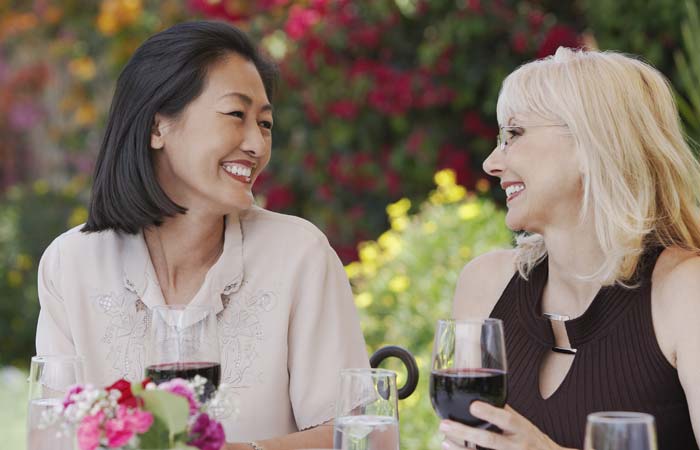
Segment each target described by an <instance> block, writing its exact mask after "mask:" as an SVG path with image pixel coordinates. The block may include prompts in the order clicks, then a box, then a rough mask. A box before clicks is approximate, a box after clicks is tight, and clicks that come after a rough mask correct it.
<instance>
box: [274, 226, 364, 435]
mask: <svg viewBox="0 0 700 450" xmlns="http://www.w3.org/2000/svg"><path fill="white" fill-rule="evenodd" d="M304 262H305V264H304V267H302V268H300V271H299V273H298V276H297V277H296V279H297V284H296V289H295V291H294V295H295V298H294V300H293V301H294V305H293V310H292V315H291V317H290V325H289V338H288V345H289V356H288V358H289V360H288V368H289V378H290V381H289V391H290V392H289V395H290V399H291V402H292V408H293V411H294V418H295V420H296V424H297V428H298V429H299V430H304V429H307V428H311V427H313V426H316V425H319V424H321V423H324V422H327V421H329V420H331V419H333V416H334V415H335V400H336V396H337V395H338V392H337V391H338V384H339V379H340V376H339V375H340V370H341V369H345V368H351V367H352V368H356V367H369V359H368V357H367V350H366V347H365V341H364V338H363V336H362V331H361V329H360V321H359V318H358V315H357V311H356V310H355V304H354V301H353V296H352V291H351V289H350V283H349V282H348V279H347V276H346V274H345V270H344V269H343V265H342V263H341V262H340V260H339V259H338V256H337V255H336V254H335V252H334V251H333V249H332V248H331V247H330V245H329V244H328V242H327V241H325V239H324V240H323V242H319V243H318V244H317V245H315V246H314V247H313V248H312V249H310V251H308V252H307V254H306V255H305V258H304Z"/></svg>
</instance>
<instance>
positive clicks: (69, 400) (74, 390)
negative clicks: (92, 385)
mask: <svg viewBox="0 0 700 450" xmlns="http://www.w3.org/2000/svg"><path fill="white" fill-rule="evenodd" d="M83 390H84V388H83V387H82V386H81V385H79V384H76V385H75V386H73V387H71V388H70V389H69V390H68V393H66V396H65V398H64V399H63V409H66V408H68V407H69V406H70V405H72V404H73V403H75V400H73V396H74V395H78V394H80V393H81V392H83Z"/></svg>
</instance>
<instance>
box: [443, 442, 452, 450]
mask: <svg viewBox="0 0 700 450" xmlns="http://www.w3.org/2000/svg"><path fill="white" fill-rule="evenodd" d="M441 447H442V448H443V449H444V450H449V448H450V444H448V443H447V442H443V443H442V445H441Z"/></svg>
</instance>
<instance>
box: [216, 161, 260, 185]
mask: <svg viewBox="0 0 700 450" xmlns="http://www.w3.org/2000/svg"><path fill="white" fill-rule="evenodd" d="M221 168H222V169H224V172H226V174H227V175H228V176H230V177H231V178H233V179H234V180H236V181H240V182H241V183H245V184H250V183H251V182H252V181H253V177H252V175H253V173H254V172H255V164H253V163H250V162H248V161H245V162H241V163H238V162H230V163H223V164H221Z"/></svg>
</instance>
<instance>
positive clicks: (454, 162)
mask: <svg viewBox="0 0 700 450" xmlns="http://www.w3.org/2000/svg"><path fill="white" fill-rule="evenodd" d="M446 168H450V169H454V171H455V172H456V173H457V183H458V184H460V185H462V186H465V187H470V186H472V185H473V181H474V178H475V177H474V172H472V169H471V164H470V158H469V151H468V150H466V149H463V148H457V147H455V146H454V145H452V144H445V145H443V146H442V147H441V148H440V153H439V156H438V169H446Z"/></svg>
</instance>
